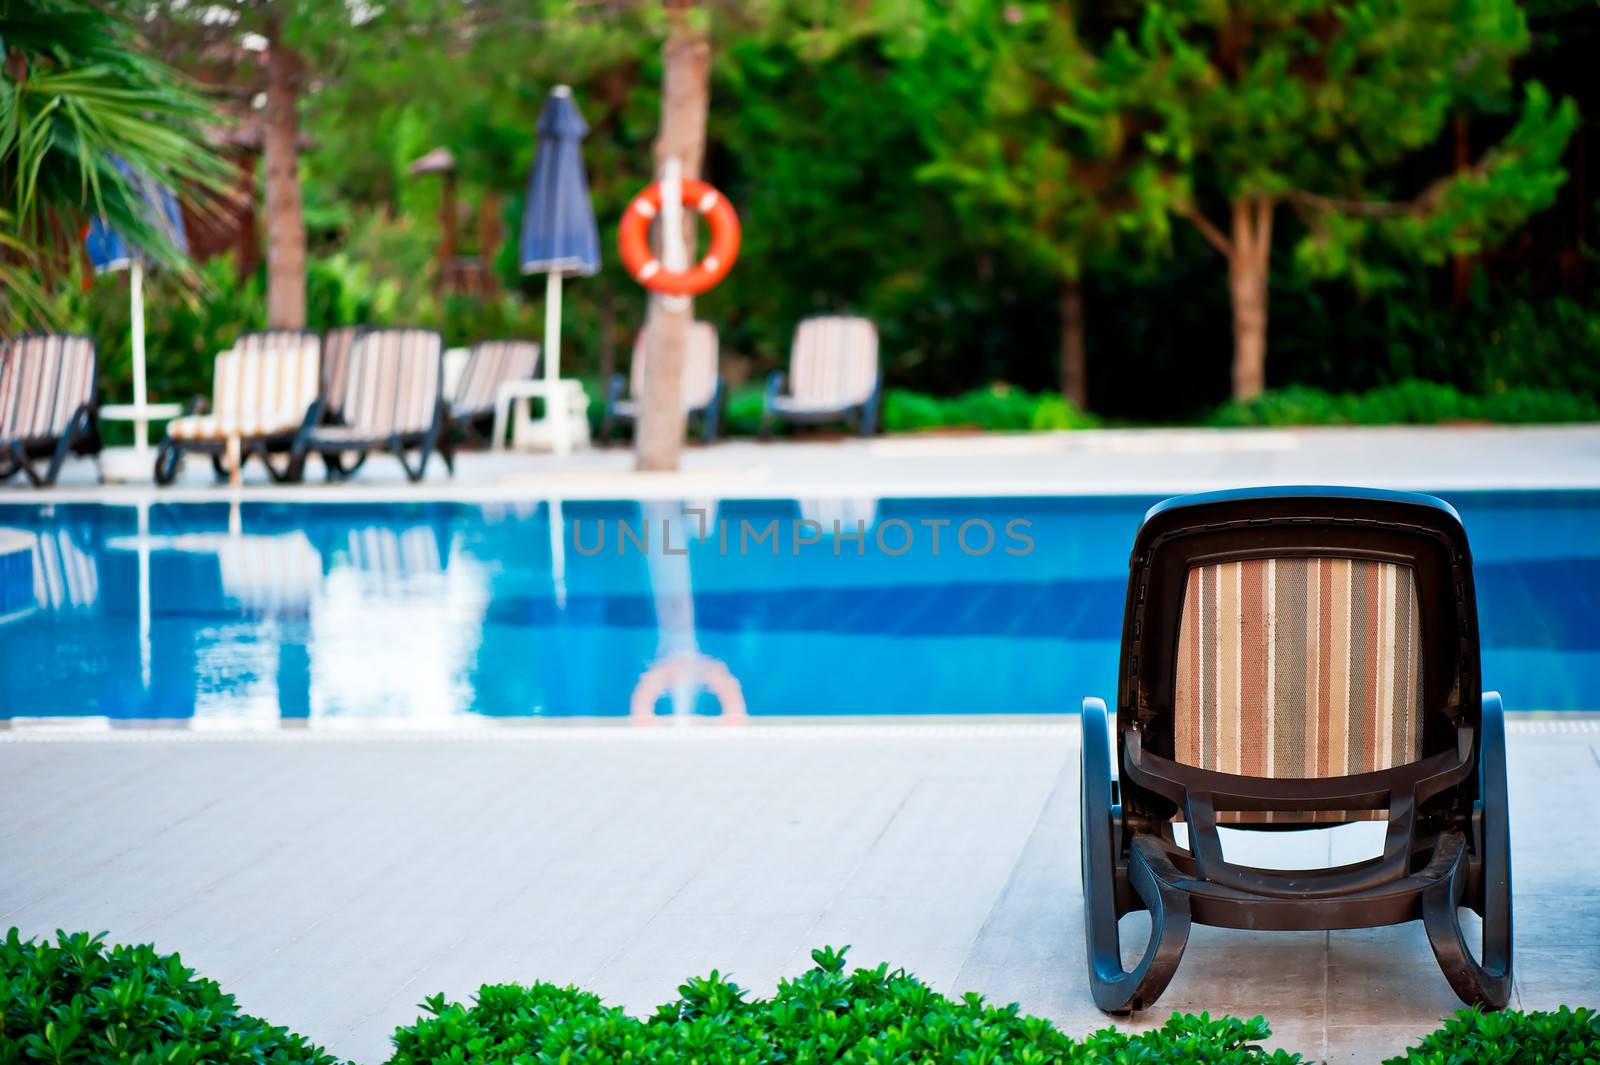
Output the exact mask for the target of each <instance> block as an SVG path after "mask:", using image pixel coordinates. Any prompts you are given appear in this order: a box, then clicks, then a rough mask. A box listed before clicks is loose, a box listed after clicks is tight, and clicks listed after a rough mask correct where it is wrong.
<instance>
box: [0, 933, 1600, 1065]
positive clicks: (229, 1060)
mask: <svg viewBox="0 0 1600 1065" xmlns="http://www.w3.org/2000/svg"><path fill="white" fill-rule="evenodd" d="M811 956H812V960H813V961H814V962H815V965H814V967H813V968H812V969H810V970H809V971H807V972H805V973H803V974H802V975H800V976H799V977H796V978H795V979H792V980H784V981H782V982H781V983H780V984H779V986H778V990H777V993H776V994H775V995H774V996H773V997H772V998H770V999H753V998H751V997H750V996H749V995H748V993H747V992H746V991H745V990H744V989H743V988H740V987H739V986H738V985H737V984H735V983H733V982H732V981H731V980H728V979H727V978H725V977H723V976H721V975H720V974H718V973H716V972H712V973H711V975H710V976H707V977H704V978H695V979H691V980H689V981H688V982H687V983H685V984H683V985H682V986H681V987H680V988H679V989H678V997H677V998H676V999H674V1000H673V1001H671V1002H668V1003H666V1004H665V1005H663V1006H661V1007H659V1008H658V1009H657V1010H656V1011H655V1013H654V1014H653V1015H651V1016H650V1017H648V1018H645V1019H639V1018H635V1017H631V1016H629V1015H628V1014H626V1013H625V1012H623V1011H622V1010H621V1009H618V1008H615V1007H610V1006H606V1005H605V1004H604V1003H603V1002H602V1001H601V1000H600V999H599V997H598V996H596V995H593V994H590V993H588V992H586V991H582V990H580V989H578V988H575V987H557V986H555V985H553V984H543V983H538V984H532V985H528V986H521V985H515V984H499V985H485V986H484V987H482V988H481V989H480V990H479V992H478V994H477V996H476V998H475V1000H474V1001H473V1002H471V1003H470V1004H462V1003H456V1002H449V1001H447V1000H446V999H445V996H443V995H435V996H432V997H430V998H428V999H427V1000H426V1001H425V1002H424V1003H423V1008H424V1010H425V1013H424V1015H423V1016H421V1017H419V1018H418V1019H417V1021H416V1022H415V1023H414V1024H410V1025H406V1026H403V1027H401V1028H399V1029H397V1030H396V1031H395V1033H394V1036H393V1043H394V1047H395V1050H394V1055H393V1057H392V1058H391V1059H390V1060H391V1062H392V1063H393V1065H423V1063H440V1065H445V1063H449V1065H495V1063H499V1062H504V1063H506V1065H512V1063H518V1065H521V1063H529V1065H532V1063H536V1062H542V1063H560V1065H602V1063H610V1062H619V1061H624V1062H633V1063H636V1065H651V1063H659V1065H693V1063H694V1062H729V1063H748V1065H756V1063H761V1062H785V1061H787V1062H816V1063H821V1062H828V1061H856V1062H879V1061H881V1062H919V1063H922V1065H945V1063H948V1065H973V1063H978V1062H998V1061H1014V1062H1018V1063H1021V1065H1069V1063H1070V1065H1296V1063H1298V1062H1301V1061H1303V1060H1305V1059H1303V1058H1302V1057H1301V1056H1300V1055H1298V1054H1293V1053H1289V1052H1287V1051H1282V1050H1278V1051H1268V1050H1265V1049H1263V1047H1262V1045H1261V1044H1262V1043H1263V1042H1264V1041H1265V1040H1266V1039H1267V1038H1268V1037H1269V1036H1270V1035H1271V1032H1270V1030H1269V1028H1268V1026H1267V1022H1266V1021H1265V1020H1264V1019H1262V1018H1260V1017H1256V1018H1253V1019H1250V1020H1241V1019H1239V1018H1235V1017H1218V1018H1215V1019H1213V1018H1212V1017H1211V1016H1210V1015H1209V1014H1201V1015H1199V1016H1186V1015H1178V1014H1174V1015H1173V1016H1172V1018H1171V1019H1170V1020H1169V1021H1168V1022H1167V1023H1166V1024H1165V1025H1164V1026H1162V1027H1161V1028H1158V1029H1155V1030H1153V1031H1148V1032H1141V1033H1126V1032H1120V1031H1117V1030H1116V1029H1114V1028H1107V1029H1104V1030H1102V1031H1098V1032H1093V1033H1090V1034H1087V1035H1085V1036H1083V1037H1081V1038H1075V1037H1073V1036H1072V1035H1069V1034H1067V1033H1064V1032H1062V1031H1061V1030H1060V1029H1058V1028H1057V1027H1056V1026H1055V1025H1053V1024H1051V1023H1050V1022H1049V1021H1047V1020H1044V1019H1042V1018H1038V1017H1030V1016H1026V1015H1024V1014H1023V1013H1022V1012H1021V1011H1020V1010H1019V1009H1018V1008H1017V1007H1016V1006H1015V1005H1011V1006H1005V1007H997V1006H991V1005H988V1004H986V1003H985V1002H984V1000H983V998H982V996H980V995H976V994H967V995H964V996H962V997H961V998H959V999H951V998H949V997H946V996H945V995H941V994H939V993H938V992H936V991H934V990H932V989H931V988H929V987H928V985H927V984H925V983H923V982H922V981H921V980H919V979H917V978H916V977H915V976H914V975H911V974H910V973H907V972H906V971H905V970H903V969H894V970H891V969H890V968H889V967H888V966H887V965H880V966H878V967H876V968H873V969H862V968H858V969H855V970H854V971H847V970H846V965H845V951H844V950H834V949H832V948H824V949H822V950H816V951H813V952H812V955H811ZM36 1061H42V1062H53V1063H57V1065H67V1063H74V1062H102V1061H120V1062H126V1063H128V1065H158V1063H159V1065H200V1063H216V1065H301V1063H306V1065H338V1062H337V1059H336V1058H334V1057H333V1056H331V1055H329V1054H328V1053H326V1052H325V1051H324V1050H322V1048H320V1047H317V1046H314V1045H312V1044H311V1043H309V1042H308V1041H307V1040H306V1039H305V1038H304V1037H303V1036H299V1035H295V1034H293V1033H291V1032H289V1031H287V1030H285V1029H283V1028H277V1027H274V1026H272V1025H270V1024H269V1023H267V1022H266V1021H263V1020H260V1019H258V1018H255V1017H251V1016H248V1015H246V1014H243V1013H241V1012H239V1009H238V1006H237V1004H236V1003H235V1002H234V999H233V996H232V995H227V994H224V993H223V992H222V990H221V988H219V987H218V986H217V985H216V983H214V982H213V981H211V980H207V979H204V978H201V977H197V976H196V975H195V973H194V971H193V970H191V969H189V968H187V967H186V966H184V964H183V962H182V961H181V960H180V959H179V958H178V956H177V955H175V954H158V953H157V952H156V950H155V948H154V947H151V946H137V947H129V946H115V947H107V946H106V945H105V943H104V936H103V935H100V936H90V935H89V934H87V933H81V932H80V933H76V934H70V935H69V934H67V933H65V932H58V933H57V934H56V940H55V941H54V942H50V941H42V942H40V941H35V940H32V939H27V940H24V939H23V938H21V935H20V933H19V932H18V931H17V929H15V928H12V929H10V930H9V931H8V932H7V933H6V936H5V938H4V939H3V940H0V1065H21V1063H24V1062H36ZM1558 1062H1559V1063H1584V1065H1592V1063H1594V1062H1600V1015H1597V1014H1596V1012H1595V1011H1594V1010H1593V1009H1587V1008H1580V1009H1568V1008H1566V1007H1563V1008H1561V1009H1560V1010H1558V1011H1553V1012H1549V1013H1517V1012H1505V1013H1499V1014H1483V1013H1479V1012H1477V1011H1475V1010H1463V1011H1461V1012H1460V1013H1459V1014H1457V1016H1456V1017H1455V1018H1454V1019H1452V1020H1450V1021H1447V1022H1446V1024H1445V1026H1444V1027H1443V1028H1441V1029H1440V1030H1439V1031H1437V1032H1435V1033H1433V1034H1431V1035H1428V1036H1426V1037H1425V1038H1423V1039H1422V1040H1421V1041H1420V1042H1419V1043H1418V1044H1417V1045H1416V1046H1413V1047H1411V1048H1410V1049H1409V1050H1407V1051H1406V1052H1405V1054H1404V1055H1403V1056H1400V1057H1396V1058H1392V1059H1390V1060H1389V1062H1388V1063H1387V1065H1468V1063H1470V1065H1556V1063H1558Z"/></svg>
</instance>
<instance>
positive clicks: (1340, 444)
mask: <svg viewBox="0 0 1600 1065" xmlns="http://www.w3.org/2000/svg"><path fill="white" fill-rule="evenodd" d="M632 465H633V455H632V452H631V451H629V450H628V449H626V448H613V449H610V450H603V451H601V450H589V451H580V452H577V453H575V454H573V455H569V456H565V457H560V458H558V457H555V456H551V455H531V454H513V453H505V452H498V453H489V452H469V453H465V454H463V455H462V456H461V457H460V460H459V462H458V465H457V473H456V476H455V477H454V478H450V477H448V476H447V475H446V473H445V469H444V465H443V464H442V463H437V462H435V463H434V464H433V465H432V466H430V468H429V473H428V478H427V482H426V483H425V484H422V485H410V484H407V483H406V482H405V480H404V478H403V477H402V475H401V472H400V467H399V464H398V463H396V462H395V461H394V459H392V458H389V457H387V456H377V457H374V458H373V459H372V461H370V462H369V463H368V464H367V466H366V467H365V468H363V469H362V470H361V472H360V474H359V475H358V477H357V478H356V479H355V480H354V481H352V482H349V483H347V484H341V485H337V486H332V487H330V486H328V485H325V484H324V483H323V482H322V479H321V475H320V472H319V471H318V470H316V469H313V470H312V471H311V472H310V476H309V477H308V480H307V483H306V484H305V485H304V486H300V487H293V486H274V485H271V484H270V483H268V481H267V478H266V475H265V473H264V472H263V471H262V470H261V468H260V466H259V465H258V464H253V463H252V464H251V465H249V466H248V467H247V468H246V470H247V472H246V477H245V490H244V491H245V494H246V497H260V498H271V499H279V500H282V499H290V498H308V499H351V498H393V497H397V496H398V497H403V498H406V499H418V498H464V499H502V498H528V497H543V496H557V497H561V498H568V499H579V498H619V497H620V498H639V497H642V496H652V497H657V498H662V497H677V498H709V497H714V496H724V497H726V496H735V497H738V496H743V497H774V496H778V497H785V496H800V497H805V496H827V495H866V496H926V495H982V496H997V495H1083V494H1170V493H1174V492H1184V491H1198V490H1204V489H1211V488H1229V487H1238V486H1241V485H1257V484H1365V485H1373V486H1377V487H1386V488H1403V489H1422V490H1428V489H1432V490H1437V491H1450V490H1455V491H1461V490H1470V489H1476V488H1600V426H1597V425H1580V426H1531V427H1504V426H1493V427H1491V426H1467V427H1448V426H1444V427H1417V428H1411V427H1393V428H1376V429H1360V428H1344V429H1106V430H1086V431H1080V432H1063V433H1021V434H1007V433H989V434H982V435H937V434H917V435H906V436H890V437H879V438H875V439H871V440H860V439H854V438H845V439H817V438H814V437H813V438H803V439H801V440H799V441H781V442H777V443H773V444H760V443H755V442H752V441H748V440H735V441H730V442H726V443H721V444H716V445H714V446H712V447H709V448H706V447H690V448H688V449H686V450H685V452H684V460H683V469H682V470H681V471H680V472H678V473H674V474H638V473H634V472H633V470H632ZM96 476H97V474H96V467H95V464H94V462H93V461H92V460H88V459H83V460H75V461H73V462H71V463H69V464H68V466H67V467H66V469H65V471H64V472H63V474H62V477H61V482H60V485H59V486H58V487H56V488H55V489H52V490H49V491H34V490H29V489H26V488H22V487H19V485H18V482H15V481H14V482H11V483H10V484H9V485H6V486H0V501H5V502H10V501H13V500H15V501H17V502H28V501H34V502H44V501H50V500H55V501H69V500H102V501H125V500H138V499H142V498H159V499H165V500H179V499H186V498H206V499H215V498H219V497H225V496H226V495H227V494H228V490H227V488H226V486H224V485H219V484H217V483H216V481H215V479H214V478H213V476H212V473H211V470H210V467H209V464H208V463H206V462H204V461H194V462H191V463H190V464H189V465H188V467H187V468H186V470H185V471H184V474H183V476H182V477H181V478H180V482H179V484H177V485H175V486H173V487H171V488H167V489H162V490H159V491H157V490H155V489H153V488H152V487H151V486H149V485H145V486H143V487H142V488H140V487H134V486H126V487H117V486H101V485H99V484H98V483H97V481H96Z"/></svg>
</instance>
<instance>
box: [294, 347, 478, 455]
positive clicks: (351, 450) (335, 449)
mask: <svg viewBox="0 0 1600 1065" xmlns="http://www.w3.org/2000/svg"><path fill="white" fill-rule="evenodd" d="M388 332H426V333H433V334H434V335H435V336H439V333H438V331H437V330H431V329H414V328H412V327H407V326H396V327H391V328H381V329H379V328H374V329H366V330H363V331H362V333H361V334H360V336H358V337H357V338H356V341H355V344H356V345H358V346H359V345H360V344H361V343H362V342H364V341H366V340H368V339H370V338H372V337H375V336H381V335H382V334H384V333H388ZM351 354H352V357H353V355H354V351H352V353H351ZM435 372H436V373H437V375H438V379H437V383H436V385H435V398H434V405H433V417H432V419H431V420H430V421H429V423H428V425H427V427H426V428H424V429H421V430H420V431H413V430H408V431H402V432H393V433H386V434H383V435H373V436H366V437H336V438H325V437H319V435H318V428H319V426H318V425H317V423H316V422H313V421H310V420H309V419H308V420H307V422H306V424H305V425H303V426H301V428H300V431H299V432H298V433H296V434H295V437H294V442H293V445H292V448H291V455H292V456H293V461H292V462H291V464H290V465H291V474H290V475H291V476H292V477H293V478H295V479H297V480H298V479H299V478H301V477H303V476H304V472H305V462H306V458H307V457H308V456H310V455H311V454H312V453H316V454H318V455H320V456H321V457H322V462H323V465H324V467H325V470H326V476H327V479H328V480H330V481H333V480H342V479H344V478H346V477H349V476H351V475H352V474H354V473H355V472H356V471H357V470H359V469H360V468H361V467H362V465H363V464H365V463H366V461H367V456H368V455H370V454H371V453H372V452H374V451H386V452H388V453H389V454H392V455H393V456H394V457H395V458H396V460H398V461H399V463H400V467H401V469H403V470H404V471H405V475H406V480H408V481H410V482H412V483H413V484H415V483H416V482H418V481H421V480H422V478H423V477H424V476H425V475H426V474H427V472H428V456H429V455H431V454H432V453H433V452H435V451H437V452H439V457H440V458H441V459H443V460H444V465H445V469H447V470H448V471H449V472H450V473H451V474H452V475H454V473H455V471H456V462H455V444H454V442H453V441H452V440H451V438H450V402H449V400H447V399H446V398H445V395H444V342H443V338H442V337H440V340H439V359H438V366H437V368H436V371H435ZM409 451H416V452H417V460H416V464H415V465H413V464H412V463H411V462H410V461H408V460H407V458H406V453H407V452H409ZM352 456H353V457H352Z"/></svg>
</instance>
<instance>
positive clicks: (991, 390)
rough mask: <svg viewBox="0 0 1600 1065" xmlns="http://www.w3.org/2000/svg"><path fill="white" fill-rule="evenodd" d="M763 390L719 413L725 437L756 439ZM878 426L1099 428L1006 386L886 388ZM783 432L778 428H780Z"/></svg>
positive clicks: (1059, 400) (1046, 397) (1053, 396)
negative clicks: (946, 390)
mask: <svg viewBox="0 0 1600 1065" xmlns="http://www.w3.org/2000/svg"><path fill="white" fill-rule="evenodd" d="M764 396H765V390H764V389H763V388H762V387H760V386H754V385H752V386H747V387H745V388H741V389H737V390H735V391H734V392H733V393H732V394H731V395H730V396H729V397H728V403H727V407H726V408H725V410H724V412H723V425H724V428H725V430H726V435H728V436H754V435H755V434H756V432H757V431H758V430H759V429H760V427H761V410H762V406H763V403H764ZM882 424H883V428H884V430H885V431H886V432H891V433H916V432H925V431H928V430H933V429H948V430H959V429H979V430H984V431H987V432H1025V431H1029V430H1038V431H1043V430H1052V429H1089V428H1093V427H1094V426H1095V425H1098V424H1099V423H1098V421H1097V420H1096V419H1095V418H1094V416H1093V415H1089V414H1085V413H1083V412H1082V411H1079V410H1077V409H1076V408H1075V407H1073V406H1072V404H1071V403H1070V402H1068V401H1067V400H1066V399H1065V398H1063V397H1062V396H1061V395H1060V394H1059V393H1056V392H1027V391H1024V390H1023V389H1020V388H1012V387H1010V386H1009V385H1004V384H994V385H990V386H989V387H987V388H975V389H973V390H972V391H971V392H964V393H962V394H961V395H959V396H930V395H929V394H927V393H926V392H914V391H912V390H911V389H908V388H890V389H887V390H885V392H884V395H883V410H882ZM778 431H780V432H781V431H782V427H781V426H780V427H778Z"/></svg>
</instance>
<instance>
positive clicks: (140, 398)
mask: <svg viewBox="0 0 1600 1065" xmlns="http://www.w3.org/2000/svg"><path fill="white" fill-rule="evenodd" d="M128 300H129V303H130V307H129V316H130V318H131V319H132V322H133V405H134V406H135V407H137V408H138V410H137V411H136V412H135V416H134V419H133V446H134V447H135V448H136V449H137V451H138V455H139V462H140V464H141V465H142V464H143V463H144V461H145V455H146V453H147V452H148V451H149V450H150V423H149V422H147V421H145V419H144V407H145V400H146V399H147V398H148V396H147V394H146V392H145V381H144V259H143V258H142V257H141V256H139V255H134V256H133V264H132V266H131V267H130V268H129V277H128Z"/></svg>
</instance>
